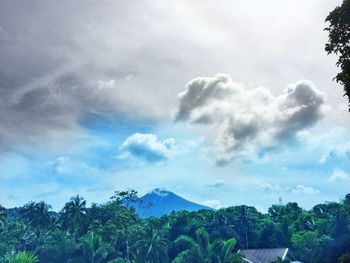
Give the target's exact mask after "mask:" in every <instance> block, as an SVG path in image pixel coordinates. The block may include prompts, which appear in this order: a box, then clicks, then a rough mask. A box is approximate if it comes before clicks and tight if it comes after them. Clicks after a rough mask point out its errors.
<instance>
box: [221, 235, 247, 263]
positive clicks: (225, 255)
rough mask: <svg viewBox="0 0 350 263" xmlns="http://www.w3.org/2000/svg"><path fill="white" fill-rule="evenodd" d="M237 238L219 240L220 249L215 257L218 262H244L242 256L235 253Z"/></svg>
mask: <svg viewBox="0 0 350 263" xmlns="http://www.w3.org/2000/svg"><path fill="white" fill-rule="evenodd" d="M235 245H236V239H234V238H230V239H228V240H226V241H219V246H218V251H215V252H216V253H215V257H216V258H217V262H218V263H239V262H242V257H241V256H240V255H239V254H237V253H234V251H233V250H234V247H235Z"/></svg>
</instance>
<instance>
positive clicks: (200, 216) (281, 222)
mask: <svg viewBox="0 0 350 263" xmlns="http://www.w3.org/2000/svg"><path fill="white" fill-rule="evenodd" d="M50 209H51V208H50V206H49V205H48V204H46V203H45V202H29V203H28V204H26V205H25V206H23V207H19V208H12V209H5V208H4V207H2V206H0V263H16V262H17V263H20V262H22V263H32V262H43V263H56V262H57V263H62V262H68V263H91V262H95V263H96V262H98V263H148V262H150V263H163V262H164V263H170V262H171V263H203V262H204V263H239V262H248V263H271V262H274V263H278V262H279V263H281V262H282V263H283V262H285V263H286V262H309V263H328V262H329V263H333V262H338V263H349V262H350V194H348V195H347V196H346V197H345V198H344V200H342V201H341V202H339V203H337V202H328V203H325V204H318V205H316V206H314V207H313V208H312V209H311V210H308V211H307V210H304V209H302V208H301V207H299V206H298V204H297V203H288V204H286V205H283V204H278V205H272V206H271V207H270V208H269V209H268V213H261V212H259V211H257V210H256V209H255V208H254V207H250V206H245V205H240V206H234V207H228V208H222V209H219V210H214V209H212V208H209V207H205V206H201V205H199V204H196V203H193V202H190V201H187V200H185V199H183V198H181V197H179V196H177V195H176V194H174V193H172V192H169V191H166V190H161V189H154V190H153V191H151V192H150V193H148V194H146V195H144V196H143V197H138V196H137V192H136V191H133V190H128V191H121V192H120V191H116V192H115V195H113V196H112V198H111V201H109V202H107V203H105V204H93V205H92V206H91V207H87V206H86V201H85V200H84V198H82V197H80V196H79V195H78V196H76V197H72V198H71V200H70V201H68V202H67V203H66V204H65V205H64V207H63V209H62V210H61V211H60V212H53V211H51V210H50ZM180 210H181V211H180ZM173 211H175V212H173Z"/></svg>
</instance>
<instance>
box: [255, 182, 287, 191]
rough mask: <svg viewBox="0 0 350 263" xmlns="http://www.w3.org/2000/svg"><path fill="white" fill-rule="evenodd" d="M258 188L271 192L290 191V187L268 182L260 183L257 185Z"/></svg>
mask: <svg viewBox="0 0 350 263" xmlns="http://www.w3.org/2000/svg"><path fill="white" fill-rule="evenodd" d="M259 189H260V190H262V191H263V192H267V193H271V192H287V191H290V190H291V189H290V188H289V187H282V186H279V185H272V184H269V183H262V184H261V185H259Z"/></svg>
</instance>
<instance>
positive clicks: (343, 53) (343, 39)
mask: <svg viewBox="0 0 350 263" xmlns="http://www.w3.org/2000/svg"><path fill="white" fill-rule="evenodd" d="M326 21H327V22H329V26H328V27H326V28H325V30H326V31H328V42H327V44H326V47H325V49H326V51H327V52H328V54H330V53H334V54H336V55H339V58H338V62H337V66H338V67H340V69H341V72H340V73H338V74H337V76H336V77H335V79H336V81H337V82H339V83H340V84H341V85H343V86H344V91H345V95H346V96H348V100H349V110H350V0H344V1H343V2H342V4H341V5H340V6H338V7H336V8H335V9H334V10H333V11H332V12H330V13H329V15H328V16H327V18H326Z"/></svg>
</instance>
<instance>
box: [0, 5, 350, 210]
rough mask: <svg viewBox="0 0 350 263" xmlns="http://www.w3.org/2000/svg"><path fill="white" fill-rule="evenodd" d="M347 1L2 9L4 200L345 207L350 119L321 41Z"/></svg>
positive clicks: (349, 188) (9, 203) (0, 179)
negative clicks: (158, 194) (135, 196)
mask: <svg viewBox="0 0 350 263" xmlns="http://www.w3.org/2000/svg"><path fill="white" fill-rule="evenodd" d="M340 2H341V1H340V0H309V1H304V0H284V1H280V0H267V1H260V0H249V1H238V0H227V1H226V0H219V1H203V0H188V1H170V0H153V1H148V0H145V1H135V0H130V1H112V0H103V1H90V0H87V1H81V0H80V1H78V0H73V1H71V0H69V1H68V0H63V1H46V0H36V1H34V0H27V1H6V0H0V57H1V59H0V102H1V103H0V204H1V205H3V206H5V207H14V206H21V205H24V204H25V203H27V202H28V201H30V200H32V201H41V200H43V201H45V202H47V203H49V204H51V205H52V207H53V209H55V210H57V211H58V210H60V209H61V208H62V207H63V205H64V203H65V202H67V201H68V200H69V199H70V197H72V196H75V195H77V194H79V195H81V196H83V197H84V198H85V199H87V201H88V202H89V203H104V202H106V201H108V200H109V197H110V196H112V195H113V193H114V191H116V190H124V189H129V188H132V189H135V190H137V191H138V192H139V194H140V195H143V194H145V193H147V192H149V191H151V190H152V189H153V188H165V189H167V190H170V191H173V192H175V193H176V194H178V195H180V196H182V197H185V198H187V199H189V200H192V201H195V202H198V203H200V204H203V205H208V206H211V207H213V208H220V207H227V206H231V205H240V204H246V205H252V206H255V207H257V208H258V209H259V210H260V211H266V210H267V208H268V207H270V206H271V205H272V204H276V203H279V202H280V200H282V202H283V203H287V202H291V201H296V202H298V203H299V204H300V205H301V206H302V207H304V208H306V209H309V208H311V207H312V206H313V205H315V204H317V203H323V202H326V201H339V200H341V198H343V197H344V196H345V195H346V194H347V193H349V192H350V161H349V160H350V132H349V131H350V113H349V112H348V111H347V100H346V98H345V97H343V91H342V87H341V86H340V85H338V84H337V83H336V82H335V81H333V78H334V76H335V75H336V74H337V72H338V71H339V69H337V67H336V66H335V63H336V61H337V57H336V56H333V55H327V54H326V52H325V51H324V46H325V43H326V42H327V32H325V31H324V30H323V29H324V28H325V27H326V26H327V24H325V22H324V20H325V17H326V16H327V14H328V13H329V12H330V11H331V10H333V9H334V8H335V7H336V6H337V5H339V4H340Z"/></svg>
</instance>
